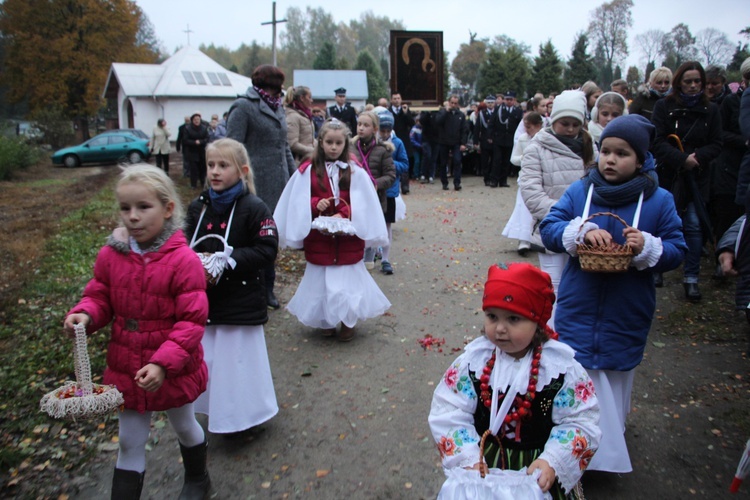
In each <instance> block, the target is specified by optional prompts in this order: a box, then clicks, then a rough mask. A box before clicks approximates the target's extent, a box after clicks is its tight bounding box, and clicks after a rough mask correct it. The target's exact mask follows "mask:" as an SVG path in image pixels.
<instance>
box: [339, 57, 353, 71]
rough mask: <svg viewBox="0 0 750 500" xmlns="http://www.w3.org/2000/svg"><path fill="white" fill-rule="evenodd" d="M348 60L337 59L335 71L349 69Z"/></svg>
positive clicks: (343, 58)
mask: <svg viewBox="0 0 750 500" xmlns="http://www.w3.org/2000/svg"><path fill="white" fill-rule="evenodd" d="M349 68H350V66H349V60H348V59H347V58H346V57H339V58H338V60H337V61H336V69H349Z"/></svg>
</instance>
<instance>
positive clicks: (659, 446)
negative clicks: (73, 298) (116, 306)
mask: <svg viewBox="0 0 750 500" xmlns="http://www.w3.org/2000/svg"><path fill="white" fill-rule="evenodd" d="M514 200H515V185H514V186H513V188H511V189H490V188H486V187H484V186H483V185H482V181H481V179H480V178H476V177H467V178H465V180H464V190H463V191H461V192H460V193H456V192H454V191H441V189H440V184H439V183H437V184H435V185H418V184H417V185H413V186H412V194H410V195H409V196H407V197H406V199H405V201H406V203H407V206H408V218H407V220H405V221H402V222H400V223H398V224H397V225H396V226H395V231H394V233H395V245H394V248H393V250H392V259H391V261H392V262H393V264H394V267H395V271H396V273H395V274H394V275H393V276H384V275H381V274H380V273H379V272H374V276H375V279H376V280H377V282H378V283H379V284H380V286H381V288H382V289H383V290H384V292H385V293H386V295H387V296H388V297H389V299H390V300H391V302H392V303H393V307H392V308H391V310H390V311H389V312H388V313H387V314H386V315H384V316H383V317H381V318H377V319H375V320H371V321H368V322H366V323H363V324H361V325H360V326H359V327H358V332H359V333H358V336H357V338H356V339H355V340H354V341H353V342H351V343H348V344H341V343H338V342H336V341H335V340H330V339H326V338H322V337H320V336H318V335H317V334H316V333H315V332H314V331H313V330H311V329H308V328H305V327H303V326H301V325H300V324H299V323H298V322H297V321H296V319H295V318H294V317H292V316H290V315H289V314H288V313H287V312H285V311H284V310H283V309H282V310H279V311H275V312H273V313H272V314H271V320H270V322H269V323H268V325H266V337H267V343H268V348H269V352H270V357H271V366H272V371H273V375H274V381H275V387H276V394H277V397H278V400H279V404H280V406H281V410H280V412H279V414H278V415H277V416H276V417H275V418H274V419H272V420H271V421H270V422H268V423H266V424H265V425H263V426H261V427H260V428H259V429H255V430H254V431H253V432H249V433H247V435H246V436H244V437H243V438H242V439H235V440H233V441H229V440H227V439H224V438H222V437H221V436H215V435H212V436H210V438H209V449H210V451H209V453H210V462H209V468H210V471H211V476H212V479H213V483H214V491H215V494H214V498H221V499H235V498H236V499H239V498H273V499H278V498H315V499H339V498H354V499H360V498H361V499H386V498H409V499H412V498H415V499H416V498H428V499H429V498H435V496H436V494H437V492H438V490H439V489H440V486H441V484H442V482H443V474H442V471H441V469H440V466H439V458H438V454H437V451H436V449H435V446H434V445H433V443H432V439H431V438H430V437H429V429H428V427H427V414H428V412H429V407H430V401H431V397H432V392H433V390H434V388H435V384H436V383H437V381H438V380H439V379H440V377H441V376H442V374H443V372H444V370H445V369H446V367H447V366H448V365H449V363H450V361H451V360H452V359H453V358H454V357H455V356H456V354H455V351H457V350H460V349H461V348H462V347H463V346H464V345H465V343H466V342H468V341H469V340H470V339H472V338H474V337H476V336H477V335H478V334H479V328H480V326H481V322H482V317H481V310H480V308H481V291H482V287H483V283H484V279H485V276H486V270H487V267H488V266H489V265H490V264H492V263H495V262H499V261H514V260H524V259H522V258H520V257H519V256H518V255H517V254H516V252H515V242H514V241H510V240H507V239H505V238H503V237H502V236H500V232H501V230H502V227H503V225H504V222H505V220H507V217H508V216H509V215H510V211H511V210H512V207H513V203H514ZM526 260H528V261H530V262H533V263H535V264H536V263H537V259H536V256H534V255H532V256H530V257H529V258H527V259H526ZM282 279H283V276H282ZM678 281H679V280H678V277H677V273H671V274H670V275H668V283H667V285H668V286H667V287H666V288H664V289H662V290H660V291H659V294H658V295H659V300H660V305H659V309H660V311H659V313H658V315H659V317H660V318H662V317H666V315H667V313H668V312H669V311H671V310H672V309H673V308H674V307H675V305H676V304H680V303H681V302H682V299H681V293H682V291H681V288H680V285H679V283H678ZM295 286H296V283H290V284H289V286H285V287H283V289H282V290H281V294H280V298H281V299H282V302H287V301H288V300H289V299H290V298H291V296H292V294H293V292H294V289H295ZM706 286H710V285H706ZM719 297H720V300H728V299H729V297H730V293H729V292H728V291H726V290H724V291H722V292H721V293H720V294H719ZM704 302H708V299H707V301H704ZM696 307H703V305H699V306H696ZM707 321H710V318H708V319H707ZM662 325H663V322H662V321H661V320H657V321H656V322H655V327H654V330H653V332H652V336H651V339H650V340H651V341H653V343H650V344H649V346H648V349H647V356H646V359H645V360H644V362H643V364H642V365H641V366H640V367H639V368H638V369H637V371H636V381H635V388H634V391H633V401H632V403H633V412H632V413H631V417H630V419H629V421H628V430H627V438H628V444H629V447H630V452H631V458H632V460H633V466H634V468H635V471H634V472H633V473H632V474H629V475H624V476H621V477H618V476H613V475H606V474H604V475H597V476H591V477H587V478H586V480H585V482H584V487H585V491H586V494H587V497H588V498H590V499H591V498H593V499H599V498H602V499H603V498H606V499H630V498H633V499H635V498H639V499H640V498H660V497H661V498H667V499H668V498H721V497H724V496H728V494H727V493H726V491H727V488H728V486H729V483H730V481H731V477H732V475H733V473H734V469H735V467H736V465H737V462H738V460H739V458H740V456H741V450H742V448H743V447H744V442H745V440H746V439H747V438H748V437H750V427H749V424H748V410H749V409H750V407H749V405H748V400H749V399H750V398H749V397H750V390H749V388H750V386H749V385H748V380H749V379H750V373H749V372H748V361H747V359H746V357H745V356H744V354H743V352H742V351H743V350H744V349H745V347H746V346H745V342H744V341H742V339H743V337H742V335H739V336H738V335H735V334H734V333H732V332H730V333H726V334H724V333H722V332H720V334H719V335H718V337H717V338H718V340H713V339H712V340H711V341H705V340H702V339H701V338H696V337H695V336H691V334H690V331H689V330H690V325H683V326H685V330H686V331H685V333H683V334H681V335H677V334H673V332H671V331H670V332H663V331H662V328H663V326H662ZM735 325H736V328H737V329H738V330H741V331H743V332H744V330H742V329H744V328H746V326H745V325H746V324H745V323H744V320H740V319H739V318H738V319H737V321H735ZM670 328H671V327H670ZM427 334H430V335H432V336H434V337H437V338H444V339H445V344H444V345H443V346H442V348H441V349H437V348H434V349H433V350H423V348H422V347H421V346H420V345H419V343H418V340H419V339H422V338H424V337H425V335H427ZM722 335H723V337H722ZM114 460H115V452H114V451H112V452H101V453H100V455H99V456H98V457H97V459H96V460H95V461H94V462H93V463H91V464H90V465H89V466H88V467H87V469H86V471H81V475H80V476H79V477H78V478H77V480H76V482H77V483H78V484H79V485H80V488H81V491H80V493H79V494H77V495H75V497H76V498H81V499H98V498H105V497H107V496H108V494H109V493H108V492H109V484H110V480H111V474H112V472H111V471H112V468H113V464H114ZM84 472H85V473H84ZM181 483H182V466H181V464H180V463H179V453H178V447H177V443H176V441H175V437H174V433H173V432H172V431H171V429H170V428H169V426H168V425H167V426H166V427H160V428H158V429H157V428H154V431H153V433H152V442H151V444H150V452H149V453H148V467H147V473H146V486H145V488H144V495H143V498H153V499H161V498H176V496H177V492H179V489H180V487H181ZM747 491H750V488H748V489H747ZM743 495H744V498H747V497H748V496H747V493H743ZM739 497H742V495H740V496H735V498H739Z"/></svg>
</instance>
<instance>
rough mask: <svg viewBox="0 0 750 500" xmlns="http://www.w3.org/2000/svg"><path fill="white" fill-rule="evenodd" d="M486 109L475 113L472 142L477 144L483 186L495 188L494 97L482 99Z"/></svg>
mask: <svg viewBox="0 0 750 500" xmlns="http://www.w3.org/2000/svg"><path fill="white" fill-rule="evenodd" d="M484 104H485V106H486V107H484V108H483V109H480V110H479V111H477V119H476V123H475V124H474V140H475V141H476V142H477V143H478V144H479V168H480V169H481V171H482V176H483V177H484V185H485V186H491V187H497V181H496V182H495V183H494V185H493V183H492V179H490V174H491V173H492V120H493V118H494V115H495V96H494V95H488V96H487V97H485V99H484Z"/></svg>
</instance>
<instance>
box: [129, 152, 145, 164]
mask: <svg viewBox="0 0 750 500" xmlns="http://www.w3.org/2000/svg"><path fill="white" fill-rule="evenodd" d="M128 161H129V162H130V163H140V162H142V161H143V153H141V152H140V151H131V152H130V153H128Z"/></svg>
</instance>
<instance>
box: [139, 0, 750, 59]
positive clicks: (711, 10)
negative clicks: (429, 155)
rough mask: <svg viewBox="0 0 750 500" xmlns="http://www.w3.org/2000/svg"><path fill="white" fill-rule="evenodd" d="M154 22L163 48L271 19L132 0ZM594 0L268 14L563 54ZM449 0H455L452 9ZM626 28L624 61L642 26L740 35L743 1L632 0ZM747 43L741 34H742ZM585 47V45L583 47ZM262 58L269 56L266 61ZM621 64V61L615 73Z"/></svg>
mask: <svg viewBox="0 0 750 500" xmlns="http://www.w3.org/2000/svg"><path fill="white" fill-rule="evenodd" d="M136 3H137V4H138V5H139V6H140V7H141V9H142V10H143V11H144V12H145V13H146V15H148V17H149V19H150V20H151V22H152V24H153V25H154V28H155V31H156V36H157V37H158V38H159V39H160V40H161V41H162V42H163V44H164V46H165V48H166V49H167V51H168V52H169V53H170V54H171V53H173V52H174V51H175V49H177V48H179V47H182V46H184V45H186V44H187V40H188V39H187V36H188V35H187V34H186V33H185V31H186V30H187V28H188V25H189V26H190V31H192V33H190V45H192V46H195V47H198V46H200V45H201V44H206V45H209V44H211V43H213V44H214V45H216V46H224V47H227V48H229V49H232V50H234V49H237V48H238V47H239V46H240V45H241V44H242V43H243V42H244V43H246V44H248V45H249V44H251V43H252V41H253V40H256V41H257V42H258V43H259V44H266V45H269V46H270V44H271V38H272V30H271V26H261V23H262V22H265V21H270V20H271V12H272V3H273V2H272V1H271V0H179V1H178V2H171V1H164V0H136ZM603 3H604V2H603V1H602V0H503V1H498V0H469V1H465V2H455V1H443V0H375V1H367V2H360V1H351V0H318V1H317V2H314V3H313V2H309V1H304V0H302V1H291V0H279V1H277V2H276V17H277V19H283V18H284V15H285V14H286V11H287V9H288V8H289V7H298V8H300V9H301V10H303V11H304V10H305V8H306V7H307V6H308V5H309V6H311V7H313V8H317V7H321V8H323V10H325V11H326V12H328V13H329V14H331V15H332V16H333V18H334V20H335V21H336V22H342V21H343V22H344V23H346V24H348V23H349V21H350V20H352V19H358V18H359V17H360V15H361V13H362V12H363V11H366V10H371V11H372V12H373V13H374V14H375V15H377V16H388V17H389V18H390V19H394V20H400V21H402V22H403V24H404V25H405V26H406V29H407V30H416V31H442V32H443V44H444V49H445V50H447V51H448V52H449V61H450V60H453V57H454V56H455V55H456V52H457V51H458V48H459V46H460V44H461V43H467V42H468V41H469V31H471V32H472V33H477V35H478V37H479V38H489V39H492V38H493V37H494V36H495V35H499V34H505V35H507V36H509V37H511V38H513V39H515V40H516V41H519V42H524V43H526V44H528V45H530V46H531V49H532V52H533V55H537V54H538V50H539V44H540V43H544V42H546V41H547V39H551V40H552V44H553V45H554V46H555V48H556V49H557V51H558V54H559V55H560V57H561V58H562V59H563V60H566V59H567V58H568V57H569V56H570V53H571V50H572V46H573V42H574V40H575V36H576V33H578V32H579V31H583V30H585V29H586V27H587V26H588V23H589V19H590V14H591V12H592V11H593V10H594V9H595V8H596V7H598V6H599V5H602V4H603ZM456 5H459V6H461V7H460V9H459V8H456ZM632 14H633V28H632V30H631V31H630V36H629V38H628V46H629V47H630V57H629V58H628V60H627V65H633V64H637V65H638V67H639V68H641V70H643V68H642V67H641V66H642V65H641V64H640V63H639V58H640V54H639V53H638V50H637V49H636V47H635V44H634V38H635V35H638V34H640V33H643V32H645V31H647V30H650V29H660V30H662V31H665V32H668V31H670V30H671V29H672V27H674V26H675V25H676V24H678V23H680V22H682V23H685V24H687V25H688V27H689V28H690V32H691V33H692V34H693V36H695V34H696V33H697V32H699V31H700V30H702V29H705V28H716V29H718V30H720V31H723V32H724V33H726V35H727V36H728V37H729V40H730V41H731V42H732V43H733V44H736V43H737V42H738V41H740V40H741V39H742V38H741V37H740V35H738V32H739V31H740V30H741V29H743V28H745V27H747V26H749V25H750V1H748V0H709V1H706V0H677V1H674V0H634V7H633V11H632ZM284 26H285V25H284V24H279V25H278V27H277V47H280V46H281V37H280V35H281V33H282V32H283V30H284ZM742 40H743V41H745V42H747V41H748V40H747V39H742ZM589 51H593V47H591V46H589ZM269 62H270V61H269ZM626 70H627V68H623V73H624V72H625V71H626Z"/></svg>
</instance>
